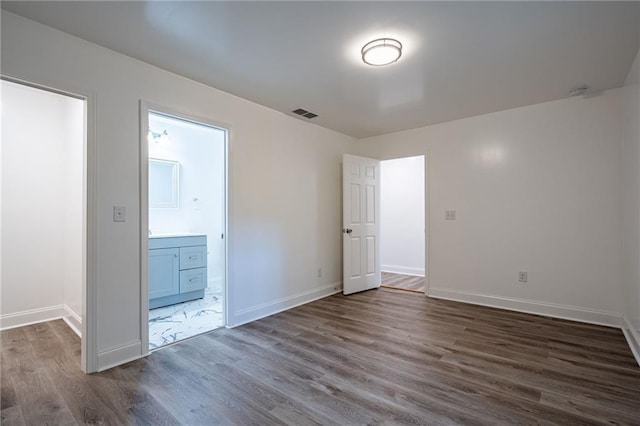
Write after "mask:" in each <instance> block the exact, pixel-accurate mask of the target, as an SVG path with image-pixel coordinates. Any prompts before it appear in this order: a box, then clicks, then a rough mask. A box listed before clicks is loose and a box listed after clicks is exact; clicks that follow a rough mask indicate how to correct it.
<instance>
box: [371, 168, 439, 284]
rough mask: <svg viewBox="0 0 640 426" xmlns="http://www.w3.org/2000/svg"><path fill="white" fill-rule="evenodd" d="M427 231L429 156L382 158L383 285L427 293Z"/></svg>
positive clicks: (381, 240)
mask: <svg viewBox="0 0 640 426" xmlns="http://www.w3.org/2000/svg"><path fill="white" fill-rule="evenodd" d="M425 233H426V230H425V156H424V155H419V156H415V157H405V158H397V159H392V160H385V161H381V162H380V269H381V275H382V284H381V287H388V288H394V289H398V290H405V291H410V292H416V293H422V294H424V293H425V291H426V287H425V277H426V272H427V271H426V265H425V247H426V244H425Z"/></svg>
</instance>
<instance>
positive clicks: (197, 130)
mask: <svg viewBox="0 0 640 426" xmlns="http://www.w3.org/2000/svg"><path fill="white" fill-rule="evenodd" d="M149 128H150V129H151V130H152V131H153V132H156V133H162V132H163V131H165V130H166V131H167V134H168V135H169V136H168V138H167V139H166V140H163V139H156V140H154V141H152V142H150V143H149V158H156V159H162V160H172V161H178V162H179V163H180V166H179V169H180V172H179V205H178V207H177V208H150V209H149V229H150V231H151V232H152V233H153V234H154V235H157V234H167V233H168V234H171V233H179V232H195V233H204V234H206V235H207V250H208V253H209V254H208V257H207V265H208V274H209V277H208V279H209V287H215V288H218V289H221V286H222V283H223V277H224V240H223V239H222V238H221V234H222V233H224V202H225V200H224V197H225V193H224V175H225V170H224V169H225V159H224V144H225V133H224V131H222V130H218V129H215V128H211V127H205V126H200V125H197V124H193V123H190V122H186V121H181V120H177V119H173V118H168V117H164V116H161V115H157V114H150V115H149Z"/></svg>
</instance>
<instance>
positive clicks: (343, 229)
mask: <svg viewBox="0 0 640 426" xmlns="http://www.w3.org/2000/svg"><path fill="white" fill-rule="evenodd" d="M342 232H343V233H344V234H350V233H352V232H353V229H351V228H346V229H345V228H342Z"/></svg>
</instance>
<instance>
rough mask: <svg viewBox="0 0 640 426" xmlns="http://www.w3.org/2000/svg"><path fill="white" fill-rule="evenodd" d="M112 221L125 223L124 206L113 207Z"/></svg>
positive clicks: (125, 209)
mask: <svg viewBox="0 0 640 426" xmlns="http://www.w3.org/2000/svg"><path fill="white" fill-rule="evenodd" d="M113 221H114V222H126V221H127V208H126V207H124V206H113Z"/></svg>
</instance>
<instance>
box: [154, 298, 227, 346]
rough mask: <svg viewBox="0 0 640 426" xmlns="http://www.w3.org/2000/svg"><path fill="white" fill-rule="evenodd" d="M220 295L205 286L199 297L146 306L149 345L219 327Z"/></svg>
mask: <svg viewBox="0 0 640 426" xmlns="http://www.w3.org/2000/svg"><path fill="white" fill-rule="evenodd" d="M223 296H224V295H223V293H222V292H221V291H215V290H212V289H206V290H205V294H204V297H203V298H202V299H197V300H192V301H189V302H184V303H178V304H176V305H170V306H165V307H162V308H157V309H151V310H149V349H156V348H159V347H160V346H164V345H168V344H171V343H174V342H177V341H178V340H182V339H186V338H188V337H192V336H195V335H197V334H202V333H206V332H208V331H211V330H215V329H216V328H219V327H222V326H223V325H224V313H223V312H224V311H223V309H224V307H223V300H224V297H223Z"/></svg>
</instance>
